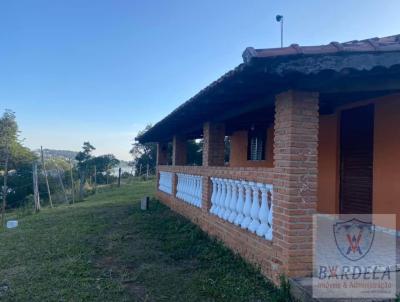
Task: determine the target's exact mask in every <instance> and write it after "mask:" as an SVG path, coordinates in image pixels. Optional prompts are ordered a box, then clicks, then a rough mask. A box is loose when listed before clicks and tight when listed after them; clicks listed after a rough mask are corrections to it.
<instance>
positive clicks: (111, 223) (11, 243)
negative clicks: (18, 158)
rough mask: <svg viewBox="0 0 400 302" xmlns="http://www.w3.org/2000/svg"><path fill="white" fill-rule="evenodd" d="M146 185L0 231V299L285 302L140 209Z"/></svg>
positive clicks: (229, 259) (216, 252)
mask: <svg viewBox="0 0 400 302" xmlns="http://www.w3.org/2000/svg"><path fill="white" fill-rule="evenodd" d="M153 191H154V183H153V182H136V183H134V184H131V185H127V186H123V187H122V188H114V189H106V190H104V191H102V192H100V193H99V194H97V195H96V196H91V197H89V198H88V199H87V200H86V201H85V202H82V203H76V204H75V205H70V206H60V207H57V208H54V209H44V210H42V211H41V212H40V213H39V214H35V215H30V216H26V217H24V218H22V219H20V220H19V223H20V225H19V227H18V228H16V229H11V230H3V231H1V232H0V243H1V246H0V300H1V301H185V302H186V301H288V298H287V296H286V292H285V291H282V290H277V289H276V288H275V287H273V286H272V285H271V284H270V283H269V282H268V281H267V280H266V279H265V278H263V276H262V275H261V274H260V273H259V272H258V271H257V270H255V269H254V268H253V267H252V266H250V265H248V264H246V263H245V262H244V261H243V260H241V258H239V257H237V256H235V255H234V254H233V253H232V252H230V250H228V249H227V248H225V247H224V246H223V245H222V244H220V243H218V242H216V241H214V240H211V239H210V238H209V237H208V236H207V235H206V234H204V233H203V232H202V231H201V230H200V229H199V228H197V227H196V226H195V225H193V224H192V223H190V222H189V221H188V220H186V219H185V218H183V217H181V216H179V215H177V214H175V213H173V212H172V211H170V210H169V209H168V208H167V207H165V206H164V205H162V204H160V203H159V202H157V201H152V202H151V203H150V209H149V210H148V211H141V210H140V209H139V200H140V198H141V197H143V196H144V195H151V194H152V192H153ZM285 297H286V298H285Z"/></svg>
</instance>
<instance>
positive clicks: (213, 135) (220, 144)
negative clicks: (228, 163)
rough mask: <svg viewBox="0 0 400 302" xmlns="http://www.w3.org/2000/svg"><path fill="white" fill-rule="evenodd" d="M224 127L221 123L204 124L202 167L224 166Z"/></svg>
mask: <svg viewBox="0 0 400 302" xmlns="http://www.w3.org/2000/svg"><path fill="white" fill-rule="evenodd" d="M224 139H225V126H224V124H221V123H210V122H207V123H204V127H203V166H206V167H207V166H223V165H224V164H225V142H224Z"/></svg>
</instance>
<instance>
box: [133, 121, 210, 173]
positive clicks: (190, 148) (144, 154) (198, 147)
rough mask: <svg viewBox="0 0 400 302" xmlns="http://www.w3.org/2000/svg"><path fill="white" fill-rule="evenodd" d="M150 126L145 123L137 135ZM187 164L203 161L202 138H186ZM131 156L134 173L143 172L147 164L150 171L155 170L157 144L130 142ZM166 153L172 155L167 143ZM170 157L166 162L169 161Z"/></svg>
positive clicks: (199, 163)
mask: <svg viewBox="0 0 400 302" xmlns="http://www.w3.org/2000/svg"><path fill="white" fill-rule="evenodd" d="M150 128H151V125H147V126H146V128H145V129H144V130H142V131H139V133H138V136H140V135H142V134H143V133H145V132H146V131H147V130H149V129H150ZM186 144H187V146H186V147H187V164H188V165H197V166H200V165H201V164H202V161H203V153H202V151H203V140H188V141H187V143H186ZM130 153H131V155H132V156H133V162H132V164H133V165H134V166H135V170H136V173H135V174H136V175H140V174H143V173H144V172H145V171H146V170H145V169H146V167H147V165H149V169H150V171H155V170H156V164H157V144H156V143H144V144H142V143H139V142H135V143H133V144H132V149H131V150H130ZM168 153H169V154H170V155H171V156H172V145H171V144H168ZM170 161H171V160H170V159H168V162H169V163H170Z"/></svg>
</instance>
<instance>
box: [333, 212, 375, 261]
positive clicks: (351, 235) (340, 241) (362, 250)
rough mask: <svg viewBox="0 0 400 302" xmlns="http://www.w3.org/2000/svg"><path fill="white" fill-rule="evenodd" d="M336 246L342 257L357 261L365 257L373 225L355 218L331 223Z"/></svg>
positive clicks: (372, 234) (369, 244)
mask: <svg viewBox="0 0 400 302" xmlns="http://www.w3.org/2000/svg"><path fill="white" fill-rule="evenodd" d="M333 235H334V237H335V242H336V247H337V248H338V250H339V252H340V253H341V254H342V255H343V257H345V258H347V259H348V260H351V261H357V260H360V259H361V258H363V257H365V255H367V254H368V252H369V251H370V249H371V247H372V243H373V242H374V237H375V225H374V224H372V223H370V222H364V221H361V220H359V219H357V218H353V219H350V220H348V221H345V222H337V223H335V224H334V225H333Z"/></svg>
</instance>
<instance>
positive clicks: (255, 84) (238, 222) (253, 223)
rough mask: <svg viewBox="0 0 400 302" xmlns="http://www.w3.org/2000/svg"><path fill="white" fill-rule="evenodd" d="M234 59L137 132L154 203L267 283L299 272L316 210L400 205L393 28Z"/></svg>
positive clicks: (308, 264) (307, 269) (308, 261)
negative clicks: (197, 144)
mask: <svg viewBox="0 0 400 302" xmlns="http://www.w3.org/2000/svg"><path fill="white" fill-rule="evenodd" d="M243 60H244V62H243V63H242V64H240V65H239V66H237V67H236V68H235V69H233V70H231V71H229V72H228V73H226V74H225V75H223V76H222V77H221V78H220V79H218V80H217V81H215V82H213V83H211V84H210V85H209V86H207V87H206V88H204V89H203V90H202V91H200V92H199V93H198V94H197V95H195V96H194V97H192V98H191V99H190V100H188V101H187V102H185V103H184V104H182V105H181V106H179V107H178V108H177V109H176V110H175V111H173V112H172V113H171V114H169V115H168V116H167V117H165V118H164V119H163V120H161V121H160V122H159V123H157V124H156V125H154V126H153V127H152V128H151V129H150V130H149V131H147V132H146V133H145V134H143V135H142V136H140V137H138V138H137V140H138V141H140V142H142V143H145V142H157V143H158V154H157V160H158V165H157V173H158V174H157V175H158V182H157V197H158V198H159V199H160V200H161V201H162V202H164V203H165V204H166V205H168V206H169V207H171V208H172V209H173V210H175V211H177V212H179V213H181V214H182V215H184V216H186V217H188V218H189V219H191V220H192V221H193V222H194V223H196V224H198V225H199V226H200V227H201V228H202V229H203V230H205V231H206V232H208V233H209V234H210V235H212V236H216V237H217V238H219V239H220V240H222V241H223V242H224V243H225V244H226V245H227V246H229V247H230V248H232V249H233V250H235V251H236V252H238V253H239V254H240V255H242V256H243V257H244V258H246V259H247V260H249V261H250V262H253V263H255V264H257V265H259V266H260V267H261V269H262V271H263V273H264V274H265V275H266V276H268V277H270V278H271V279H273V280H274V281H276V282H277V280H278V277H279V275H281V274H285V275H287V276H289V277H301V276H308V275H310V274H311V271H312V215H313V214H314V213H385V214H387V213H395V214H400V202H398V201H397V200H396V197H397V196H400V157H399V155H400V131H399V129H400V94H399V92H400V35H399V36H392V37H386V38H380V39H379V38H373V39H368V40H363V41H352V42H347V43H337V42H332V43H330V44H328V45H322V46H307V47H302V46H298V45H291V46H290V47H285V48H279V49H253V48H247V49H246V50H245V51H244V53H243ZM199 138H201V139H203V150H202V152H203V153H202V158H203V161H202V165H201V166H193V165H187V155H186V154H187V150H186V146H187V144H186V141H187V140H189V139H199ZM227 138H229V141H230V154H229V161H228V162H227V161H226V160H225V142H226V140H227ZM168 144H172V150H173V151H172V164H168V162H169V161H168V147H167V145H168ZM397 219H400V215H398V216H397ZM398 221H399V220H398ZM378 224H381V225H382V226H385V222H384V221H381V222H378ZM397 225H400V224H397Z"/></svg>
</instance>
